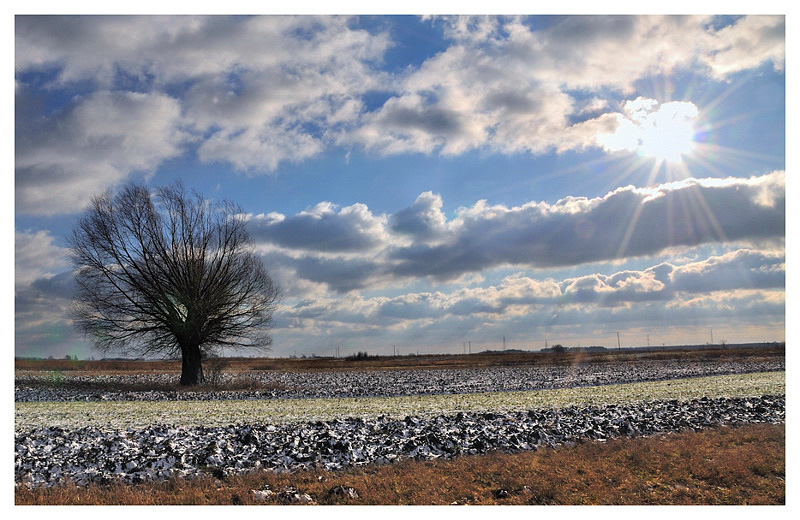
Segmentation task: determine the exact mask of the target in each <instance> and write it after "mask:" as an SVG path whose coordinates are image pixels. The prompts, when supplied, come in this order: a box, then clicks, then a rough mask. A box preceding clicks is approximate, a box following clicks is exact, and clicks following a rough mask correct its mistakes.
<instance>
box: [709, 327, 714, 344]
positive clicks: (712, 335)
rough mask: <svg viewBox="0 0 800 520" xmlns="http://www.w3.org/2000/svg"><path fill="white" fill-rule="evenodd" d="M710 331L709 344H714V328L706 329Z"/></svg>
mask: <svg viewBox="0 0 800 520" xmlns="http://www.w3.org/2000/svg"><path fill="white" fill-rule="evenodd" d="M708 330H709V331H710V332H711V344H712V345H713V344H714V329H708Z"/></svg>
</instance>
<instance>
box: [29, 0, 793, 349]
mask: <svg viewBox="0 0 800 520" xmlns="http://www.w3.org/2000/svg"><path fill="white" fill-rule="evenodd" d="M784 23H785V20H784V17H783V16H742V17H722V16H689V17H674V16H667V17H662V16H622V17H611V16H605V15H601V16H592V17H581V16H564V17H556V16H525V17H519V16H488V17H474V16H460V17H417V16H382V15H380V16H341V17H334V16H323V17H310V16H300V17H291V16H261V17H239V16H237V17H233V16H214V17H185V16H182V17H152V16H143V17H128V16H122V17H115V16H111V17H95V16H76V17H68V18H59V17H40V16H18V17H16V19H15V123H16V125H15V176H14V197H15V200H14V207H15V209H14V212H15V214H14V220H15V222H14V231H15V282H14V295H15V324H14V329H15V351H16V355H18V356H26V355H36V356H47V355H53V356H54V357H63V356H64V355H65V354H71V355H78V356H80V357H82V358H85V357H88V356H90V355H95V354H96V353H95V352H93V351H92V350H91V348H90V343H89V341H88V340H87V339H86V338H83V337H82V336H79V335H78V334H77V333H76V332H74V331H73V329H72V326H71V322H70V317H69V313H68V306H69V300H70V297H71V290H72V275H71V269H72V267H71V266H70V264H69V261H68V250H67V249H66V241H65V237H66V235H67V234H68V233H69V232H70V230H71V228H72V226H74V225H75V222H76V221H77V219H78V217H79V216H80V214H81V212H82V211H83V209H84V208H85V206H86V204H87V203H88V202H89V200H90V198H91V196H92V195H95V194H97V193H100V192H102V191H103V190H106V189H109V188H110V189H114V188H115V187H118V186H120V185H122V184H123V183H125V182H127V181H131V180H134V181H139V182H145V183H147V184H148V185H150V186H160V185H164V184H167V183H170V182H172V181H174V180H178V179H180V180H182V181H183V182H184V184H186V185H187V186H188V187H190V188H193V189H196V190H197V191H199V192H201V193H202V194H203V195H205V196H206V197H208V198H212V199H229V200H231V201H233V202H236V203H238V204H239V205H241V207H242V209H243V210H244V211H245V213H246V214H247V216H248V217H247V218H248V219H249V220H248V224H249V226H250V232H251V235H252V237H253V239H254V241H255V243H256V246H257V248H258V251H259V253H260V254H261V255H262V257H263V259H264V262H265V264H266V266H267V268H268V270H269V271H270V273H271V274H272V276H273V277H274V278H275V279H276V280H277V281H278V282H279V283H280V285H281V286H282V288H283V291H284V298H283V300H282V301H281V304H280V306H279V308H278V310H277V312H276V315H275V323H274V330H273V337H274V347H273V351H272V353H271V355H274V356H284V355H294V354H296V355H313V354H316V355H330V354H333V353H334V352H335V351H336V347H339V349H340V352H341V353H342V354H343V355H344V354H349V353H354V352H357V351H367V352H370V353H374V354H388V353H391V352H393V351H394V349H395V348H397V349H398V350H399V351H400V352H401V353H410V352H417V351H419V352H420V353H423V352H424V353H428V352H451V353H459V352H463V349H464V345H465V343H467V342H469V344H471V347H472V350H473V351H476V350H484V349H500V348H502V347H503V342H504V341H505V345H506V347H507V348H523V349H531V350H534V349H539V348H542V347H544V346H545V343H546V342H547V343H548V344H550V345H552V344H555V343H562V344H564V345H568V346H578V345H582V346H587V345H604V346H607V347H612V346H614V347H615V346H616V343H617V334H616V333H617V332H619V333H620V338H621V343H622V344H623V346H636V345H646V344H648V343H650V344H655V345H658V344H662V343H664V344H685V343H705V342H708V341H711V338H712V336H713V340H714V341H715V342H720V341H726V342H728V343H734V342H746V341H782V340H784V337H785V300H786V298H785V293H786V290H785V271H786V267H785V262H786V260H785V257H786V254H785V168H786V166H785V141H786V137H785V135H786V133H785V126H786V123H785V113H786V108H785V106H786V105H785V97H786V96H785V72H784V68H785V28H784V27H785V26H784Z"/></svg>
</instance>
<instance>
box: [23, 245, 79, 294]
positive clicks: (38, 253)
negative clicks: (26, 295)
mask: <svg viewBox="0 0 800 520" xmlns="http://www.w3.org/2000/svg"><path fill="white" fill-rule="evenodd" d="M53 240H54V237H53V236H52V235H51V234H50V233H49V232H48V231H35V232H32V231H24V232H20V231H15V232H14V287H15V289H16V290H19V289H20V288H22V287H27V286H30V285H31V284H32V283H33V282H34V281H36V280H38V279H40V278H49V277H52V276H53V275H54V274H55V273H57V272H60V271H62V270H63V269H65V268H67V267H68V266H69V259H68V258H69V256H68V255H69V250H67V249H66V248H63V247H59V246H57V245H55V244H54V243H53Z"/></svg>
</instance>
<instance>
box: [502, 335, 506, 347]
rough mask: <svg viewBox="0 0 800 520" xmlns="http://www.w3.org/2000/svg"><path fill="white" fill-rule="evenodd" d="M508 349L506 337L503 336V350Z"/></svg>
mask: <svg viewBox="0 0 800 520" xmlns="http://www.w3.org/2000/svg"><path fill="white" fill-rule="evenodd" d="M505 349H506V335H505V334H503V350H505Z"/></svg>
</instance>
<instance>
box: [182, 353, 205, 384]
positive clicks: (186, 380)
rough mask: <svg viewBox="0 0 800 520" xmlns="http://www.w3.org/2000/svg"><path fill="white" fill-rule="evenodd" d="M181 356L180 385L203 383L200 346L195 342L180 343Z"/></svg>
mask: <svg viewBox="0 0 800 520" xmlns="http://www.w3.org/2000/svg"><path fill="white" fill-rule="evenodd" d="M181 358H182V363H181V386H194V385H199V384H201V383H203V365H202V361H201V356H200V346H199V345H197V344H191V345H185V346H184V345H182V346H181Z"/></svg>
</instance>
